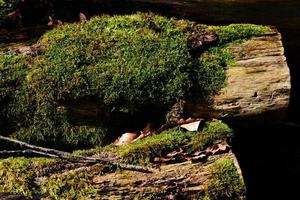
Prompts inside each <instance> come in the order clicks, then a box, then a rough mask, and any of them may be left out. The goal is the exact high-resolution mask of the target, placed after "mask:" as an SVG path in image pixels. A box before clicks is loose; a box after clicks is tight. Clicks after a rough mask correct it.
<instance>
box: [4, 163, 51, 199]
mask: <svg viewBox="0 0 300 200" xmlns="http://www.w3.org/2000/svg"><path fill="white" fill-rule="evenodd" d="M52 162H54V160H53V159H44V158H32V159H26V158H8V159H3V160H0V192H11V193H14V194H23V195H25V196H28V197H32V196H33V195H35V194H37V192H38V186H37V185H36V183H35V182H34V181H35V180H34V179H35V170H37V169H38V168H42V167H43V166H46V165H48V164H50V163H52Z"/></svg>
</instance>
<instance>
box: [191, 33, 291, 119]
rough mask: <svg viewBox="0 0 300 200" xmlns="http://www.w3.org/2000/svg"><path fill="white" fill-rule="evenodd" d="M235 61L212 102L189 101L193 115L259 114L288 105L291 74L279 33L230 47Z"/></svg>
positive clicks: (227, 115) (282, 108)
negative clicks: (192, 102) (224, 84)
mask: <svg viewBox="0 0 300 200" xmlns="http://www.w3.org/2000/svg"><path fill="white" fill-rule="evenodd" d="M229 49H230V50H231V52H232V53H233V55H234V57H235V60H236V63H235V65H234V66H230V67H229V68H228V70H227V84H226V86H225V87H224V88H223V89H222V90H221V91H220V92H219V94H217V95H215V96H214V97H213V104H212V105H211V106H207V105H205V104H203V103H201V102H199V103H197V104H188V105H187V108H186V110H187V111H188V112H190V113H192V115H193V116H197V117H201V116H212V117H235V116H241V115H242V116H245V115H260V114H264V113H266V112H270V111H275V110H282V111H285V110H286V109H287V107H288V103H289V96H290V88H291V84H290V73H289V68H288V65H287V62H286V58H285V56H284V48H283V46H282V41H281V35H280V33H278V32H274V34H269V35H264V36H261V37H256V38H253V39H250V40H248V41H246V42H243V43H242V44H236V45H232V46H230V47H229Z"/></svg>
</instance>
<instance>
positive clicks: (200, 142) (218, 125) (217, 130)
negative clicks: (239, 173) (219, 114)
mask: <svg viewBox="0 0 300 200" xmlns="http://www.w3.org/2000/svg"><path fill="white" fill-rule="evenodd" d="M231 137H233V131H232V129H231V128H229V127H228V126H227V125H226V124H225V123H223V122H211V123H209V124H208V125H207V126H206V127H205V128H204V129H203V130H202V131H201V133H199V134H197V135H196V136H195V137H193V139H192V141H191V145H192V149H191V150H192V151H194V150H197V149H200V150H203V149H205V148H207V147H208V146H211V145H213V144H216V143H219V142H222V141H225V140H226V139H229V138H231Z"/></svg>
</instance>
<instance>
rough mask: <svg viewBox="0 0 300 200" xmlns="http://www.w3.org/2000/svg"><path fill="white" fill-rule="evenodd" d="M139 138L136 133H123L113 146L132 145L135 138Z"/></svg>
mask: <svg viewBox="0 0 300 200" xmlns="http://www.w3.org/2000/svg"><path fill="white" fill-rule="evenodd" d="M138 137H139V134H137V133H124V134H123V135H122V136H121V137H119V138H118V139H117V140H116V141H115V142H114V144H115V145H118V146H119V145H125V144H130V143H132V142H133V141H134V140H135V139H136V138H138Z"/></svg>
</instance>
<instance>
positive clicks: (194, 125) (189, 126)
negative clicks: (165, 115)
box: [180, 120, 201, 132]
mask: <svg viewBox="0 0 300 200" xmlns="http://www.w3.org/2000/svg"><path fill="white" fill-rule="evenodd" d="M200 123H201V120H198V121H195V122H191V123H188V124H183V125H181V126H180V127H181V128H183V129H185V130H187V131H193V132H196V131H198V129H199V126H200Z"/></svg>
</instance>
